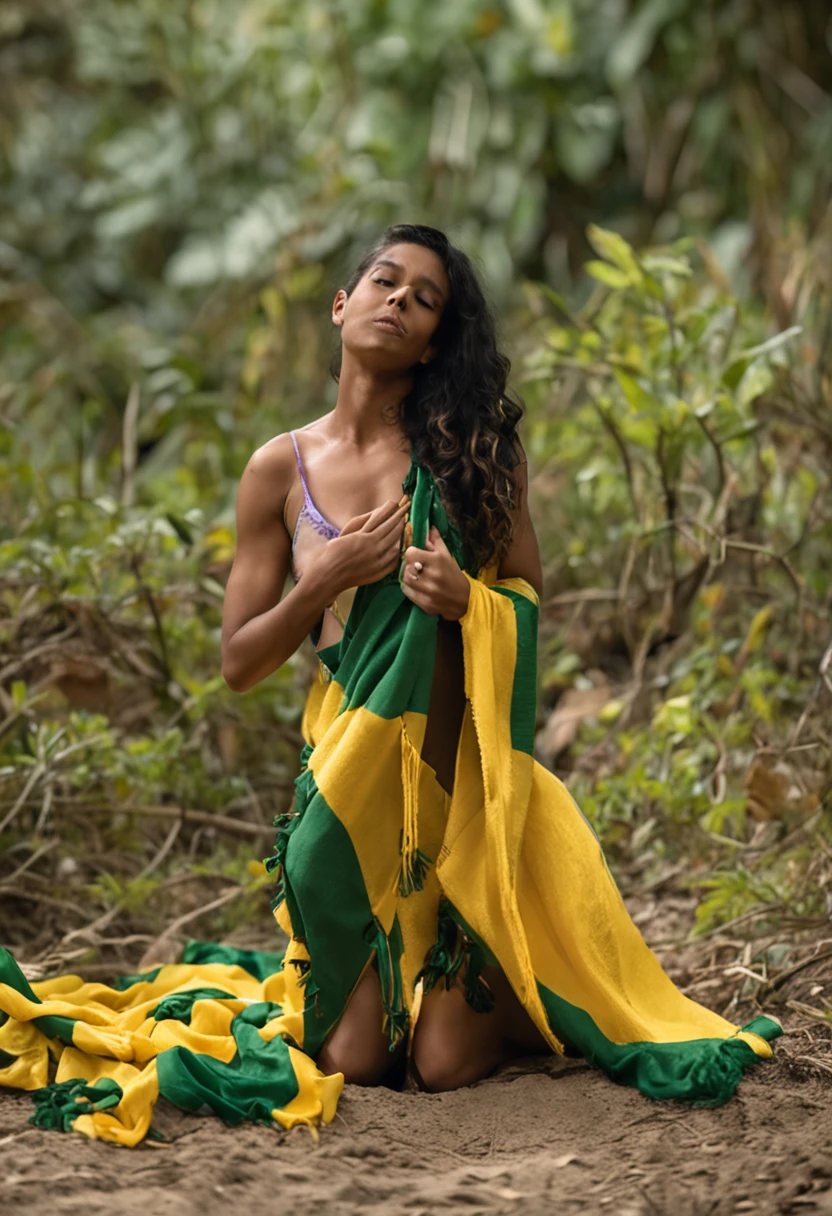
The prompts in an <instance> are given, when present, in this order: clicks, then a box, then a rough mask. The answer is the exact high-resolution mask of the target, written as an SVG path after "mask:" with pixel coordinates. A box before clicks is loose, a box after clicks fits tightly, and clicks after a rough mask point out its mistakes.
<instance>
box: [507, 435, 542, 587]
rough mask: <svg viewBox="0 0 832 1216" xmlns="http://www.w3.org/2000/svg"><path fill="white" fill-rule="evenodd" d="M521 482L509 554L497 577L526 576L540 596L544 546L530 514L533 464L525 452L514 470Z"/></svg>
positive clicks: (517, 483)
mask: <svg viewBox="0 0 832 1216" xmlns="http://www.w3.org/2000/svg"><path fill="white" fill-rule="evenodd" d="M514 478H515V484H516V486H517V512H516V515H515V524H514V534H513V537H512V542H511V545H510V547H509V550H508V552H507V553H506V555H505V557H504V558H503V559H502V561H501V562H500V565H499V568H498V570H497V578H524V579H525V580H526V582H527V583H531V585H532V587H534V589H535V591H536V592H537V594H538V596H541V595H542V594H543V567H542V565H541V562H540V549H539V548H538V544H537V535H536V533H535V530H534V524H533V523H532V519H531V515H530V514H529V465H528V462H527V460H526V457H525V455H524V456H523V459H522V460H521V462H520V464H518V465H517V466H516V468H515V470H514Z"/></svg>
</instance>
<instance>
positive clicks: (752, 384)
mask: <svg viewBox="0 0 832 1216" xmlns="http://www.w3.org/2000/svg"><path fill="white" fill-rule="evenodd" d="M773 383H774V376H773V374H772V371H771V368H770V367H769V366H768V364H767V363H752V364H751V366H750V367H749V368H748V370H747V371H746V372H745V374H744V375H743V377H742V379H741V380H740V382H739V384H738V386H737V392H736V402H737V405H738V406H739V408H740V409H744V408H745V407H746V406H748V405H750V404H751V402H752V401H756V399H757V398H758V397H760V396H762V394H763V393H765V392H767V391H768V390H769V389H770V388H771V386H772V384H773Z"/></svg>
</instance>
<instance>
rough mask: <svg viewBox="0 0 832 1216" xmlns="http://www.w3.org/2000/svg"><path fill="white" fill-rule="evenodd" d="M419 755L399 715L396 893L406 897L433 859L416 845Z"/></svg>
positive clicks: (419, 885)
mask: <svg viewBox="0 0 832 1216" xmlns="http://www.w3.org/2000/svg"><path fill="white" fill-rule="evenodd" d="M420 772H421V757H420V756H419V753H418V752H417V751H416V748H415V747H414V746H413V744H412V742H411V740H410V735H409V734H408V733H407V727H406V725H405V721H404V718H402V793H403V800H404V826H403V828H402V831H401V835H400V839H399V847H400V851H401V855H402V866H401V872H400V874H399V895H401V896H403V897H405V896H408V895H411V894H412V893H413V892H414V891H421V890H422V888H423V887H424V885H425V876H426V874H427V872H428V868H429V866H430V864H431V862H432V860H433V859H432V858H431V857H428V855H427V853H424V852H423V851H422V850H421V849H420V848H419V775H420Z"/></svg>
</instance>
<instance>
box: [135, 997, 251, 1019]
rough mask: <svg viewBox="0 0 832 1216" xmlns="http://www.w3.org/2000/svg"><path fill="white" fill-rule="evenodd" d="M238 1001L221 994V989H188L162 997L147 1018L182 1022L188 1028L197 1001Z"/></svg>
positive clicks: (235, 998) (236, 998) (237, 998)
mask: <svg viewBox="0 0 832 1216" xmlns="http://www.w3.org/2000/svg"><path fill="white" fill-rule="evenodd" d="M239 999H240V998H239V997H238V996H234V995H233V994H232V993H230V992H223V990H222V988H189V989H188V991H187V992H172V993H170V995H169V996H166V997H163V998H162V1000H161V1001H160V1002H159V1004H158V1005H157V1006H156V1008H155V1009H152V1010H151V1011H150V1013H149V1014H148V1017H151V1018H153V1019H154V1020H155V1021H157V1022H163V1021H165V1020H166V1019H172V1020H173V1021H176V1022H182V1023H183V1024H184V1025H185V1026H190V1024H191V1017H192V1016H193V1009H194V1005H195V1004H196V1002H197V1001H210V1000H215V1001H239Z"/></svg>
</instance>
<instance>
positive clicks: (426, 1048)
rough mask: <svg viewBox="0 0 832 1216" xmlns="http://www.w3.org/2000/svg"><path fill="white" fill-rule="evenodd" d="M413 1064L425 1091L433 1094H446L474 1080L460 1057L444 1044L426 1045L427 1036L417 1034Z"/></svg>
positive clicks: (414, 1042) (414, 1043)
mask: <svg viewBox="0 0 832 1216" xmlns="http://www.w3.org/2000/svg"><path fill="white" fill-rule="evenodd" d="M412 1059H413V1063H414V1065H415V1067H416V1071H417V1073H418V1074H419V1079H420V1081H421V1083H422V1084H423V1085H424V1087H425V1089H426V1090H428V1091H429V1092H430V1093H433V1094H440V1093H445V1092H447V1091H448V1090H450V1089H459V1088H460V1087H461V1086H463V1085H469V1084H470V1083H471V1080H472V1078H471V1077H470V1076H468V1075H466V1074H467V1072H470V1069H469V1070H466V1069H465V1068H464V1066H463V1064H462V1061H460V1059H459V1057H458V1056H454V1055H453V1054H452V1053H451V1052H450V1051H449V1050H447V1047H446V1045H445V1044H444V1043H441V1042H440V1043H436V1042H433V1043H431V1044H426V1043H425V1036H422V1039H421V1041H420V1037H419V1035H418V1034H417V1035H416V1037H415V1039H414V1041H413V1054H412Z"/></svg>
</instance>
